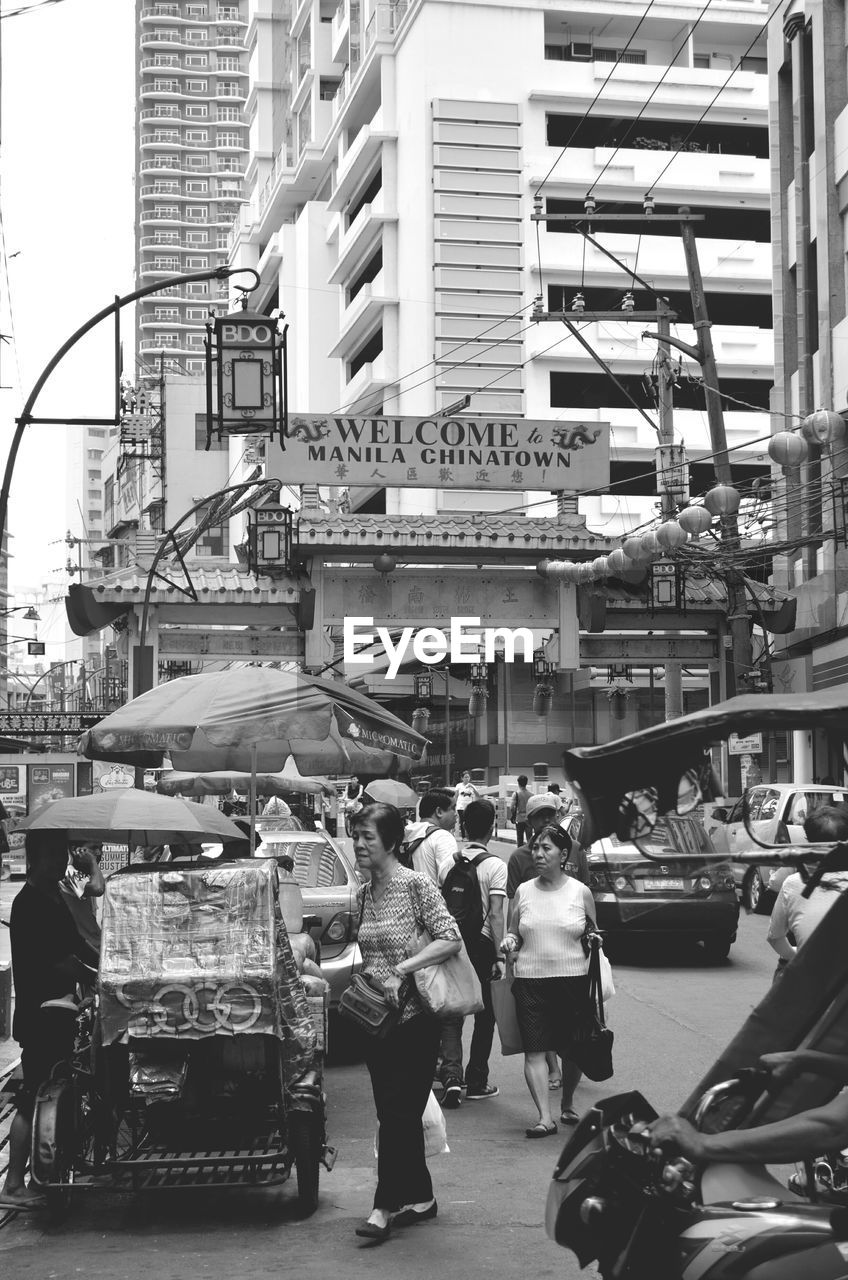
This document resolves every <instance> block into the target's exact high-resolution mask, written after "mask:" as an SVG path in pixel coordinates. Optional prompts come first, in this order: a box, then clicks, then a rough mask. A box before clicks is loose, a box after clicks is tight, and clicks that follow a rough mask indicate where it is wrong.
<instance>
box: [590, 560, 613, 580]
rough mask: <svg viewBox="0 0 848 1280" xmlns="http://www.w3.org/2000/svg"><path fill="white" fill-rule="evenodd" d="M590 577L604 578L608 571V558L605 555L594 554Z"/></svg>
mask: <svg viewBox="0 0 848 1280" xmlns="http://www.w3.org/2000/svg"><path fill="white" fill-rule="evenodd" d="M591 569H592V577H593V578H595V579H596V580H597V579H598V578H605V577H606V576H607V574H608V572H609V559H608V557H607V556H596V557H595V559H594V560H592V561H591Z"/></svg>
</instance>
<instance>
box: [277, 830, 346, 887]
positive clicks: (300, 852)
mask: <svg viewBox="0 0 848 1280" xmlns="http://www.w3.org/2000/svg"><path fill="white" fill-rule="evenodd" d="M286 853H287V854H288V855H289V857H290V858H292V859H293V861H294V868H293V872H292V874H293V875H294V878H295V880H296V881H297V883H298V884H299V885H300V887H301V889H329V888H332V886H333V885H343V884H347V882H348V877H347V871H346V870H345V866H344V863H343V862H342V860H341V858H340V857H339V856H338V854H337V853H336V851H335V849H334V848H333V847H332V845H329V844H324V843H323V842H321V843H319V842H318V841H315V840H273V841H271V840H269V841H268V842H267V843H266V845H265V848H264V850H263V854H267V855H277V856H279V855H281V854H286Z"/></svg>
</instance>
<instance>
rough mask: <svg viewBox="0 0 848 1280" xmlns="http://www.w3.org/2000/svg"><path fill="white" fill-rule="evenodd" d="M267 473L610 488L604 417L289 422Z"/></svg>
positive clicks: (335, 479)
mask: <svg viewBox="0 0 848 1280" xmlns="http://www.w3.org/2000/svg"><path fill="white" fill-rule="evenodd" d="M285 443H286V447H285V452H284V453H282V452H281V453H277V451H276V450H275V451H274V455H273V461H272V462H271V463H270V464H269V475H274V476H275V477H276V478H278V479H283V480H285V482H286V484H302V483H307V484H308V483H312V482H313V481H314V479H315V475H316V473H318V474H321V475H322V476H323V477H324V479H325V480H326V482H327V483H329V484H335V485H342V486H344V485H365V486H374V485H389V486H395V485H396V486H398V487H400V488H405V487H408V486H409V487H419V488H428V489H444V488H456V489H520V490H522V491H523V490H526V489H527V488H532V489H564V490H568V491H570V492H576V493H580V492H583V491H585V490H587V489H596V488H603V487H604V486H605V485H607V484H609V475H610V462H609V453H610V430H609V423H607V422H582V421H579V420H577V421H556V420H554V419H550V420H548V419H532V418H513V419H511V420H510V419H506V418H504V419H494V418H492V419H490V418H485V417H479V418H415V417H403V418H382V417H381V418H356V417H335V416H330V415H329V414H315V413H300V414H293V415H291V416H290V418H289V430H288V436H287V438H286V442H285Z"/></svg>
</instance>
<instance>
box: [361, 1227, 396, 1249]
mask: <svg viewBox="0 0 848 1280" xmlns="http://www.w3.org/2000/svg"><path fill="white" fill-rule="evenodd" d="M391 1233H392V1224H391V1222H387V1223H386V1225H385V1226H384V1227H378V1226H377V1223H376V1222H363V1224H362V1226H361V1227H357V1228H356V1234H357V1235H358V1236H361V1237H362V1239H363V1240H373V1241H375V1242H376V1243H378V1244H382V1242H383V1241H384V1240H388V1238H389V1236H390V1235H391Z"/></svg>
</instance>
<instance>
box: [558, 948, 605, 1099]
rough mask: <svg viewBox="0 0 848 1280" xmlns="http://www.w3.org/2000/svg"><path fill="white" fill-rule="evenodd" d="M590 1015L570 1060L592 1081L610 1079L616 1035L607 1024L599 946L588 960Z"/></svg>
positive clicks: (577, 1038)
mask: <svg viewBox="0 0 848 1280" xmlns="http://www.w3.org/2000/svg"><path fill="white" fill-rule="evenodd" d="M589 1004H590V1014H589V1017H588V1018H587V1020H586V1023H585V1025H584V1026H583V1027H582V1028H579V1029H578V1031H577V1033H576V1034H575V1037H574V1040H573V1042H572V1045H571V1049H570V1050H569V1057H570V1058H572V1060H573V1061H574V1062H576V1063H577V1065H578V1067H579V1068H580V1070H581V1071H582V1072H583V1074H584V1075H585V1076H588V1078H589V1079H590V1080H609V1078H610V1076H611V1075H612V1073H613V1066H612V1044H613V1039H614V1036H613V1032H612V1030H611V1029H610V1028H609V1027H608V1026H607V1025H606V1022H605V1021H604V996H603V990H602V987H601V960H600V947H599V946H598V945H597V943H595V944H593V945H592V954H591V957H590V959H589Z"/></svg>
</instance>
